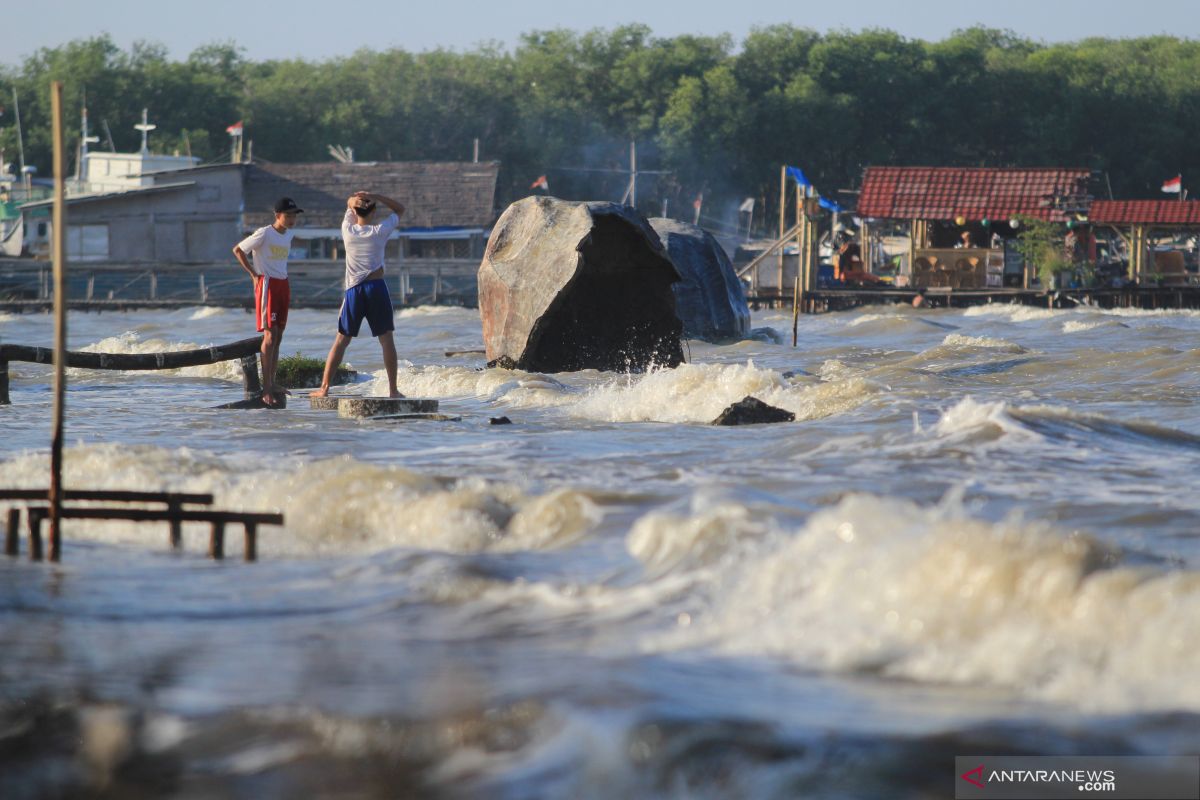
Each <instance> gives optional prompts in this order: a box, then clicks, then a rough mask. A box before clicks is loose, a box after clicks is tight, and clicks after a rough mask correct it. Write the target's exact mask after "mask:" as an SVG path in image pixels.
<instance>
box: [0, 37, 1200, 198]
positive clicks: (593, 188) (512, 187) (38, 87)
mask: <svg viewBox="0 0 1200 800" xmlns="http://www.w3.org/2000/svg"><path fill="white" fill-rule="evenodd" d="M52 78H57V79H62V80H64V81H66V102H67V107H68V108H71V109H77V108H79V105H80V100H81V93H82V92H83V90H84V89H85V88H86V92H87V99H88V106H89V110H90V117H91V120H92V122H93V125H94V130H95V131H98V132H99V133H100V135H101V136H102V137H103V136H104V130H103V127H102V125H101V124H102V122H103V121H107V123H108V125H109V127H110V129H111V132H112V137H113V139H114V140H115V144H116V147H117V149H119V150H132V149H135V148H136V146H137V142H138V134H137V132H136V131H134V130H133V128H132V125H133V124H134V122H136V121H137V117H138V115H139V114H140V112H141V109H142V107H143V106H147V107H149V108H150V114H151V118H152V121H154V122H156V123H158V126H159V128H158V131H156V132H155V133H154V134H153V136H152V142H153V144H154V145H155V149H156V150H160V151H165V152H170V151H173V150H176V149H179V150H184V149H185V147H187V146H190V148H191V152H192V153H193V154H195V155H198V156H201V157H203V158H220V157H221V156H222V155H223V154H224V153H225V152H227V149H228V137H227V136H226V134H225V132H224V129H225V126H226V125H228V124H230V123H232V122H235V121H237V120H239V119H244V120H245V123H246V136H247V138H248V139H251V140H253V141H254V155H255V156H256V157H259V158H265V159H269V160H271V161H311V160H325V159H327V158H328V157H329V156H328V153H327V149H326V148H327V147H328V145H330V144H340V145H344V146H351V147H353V148H354V152H355V156H356V158H357V160H360V161H369V160H387V159H394V160H410V159H424V160H467V159H469V158H470V157H471V150H472V140H473V139H474V138H475V137H478V138H479V139H480V142H481V157H482V158H484V159H487V160H492V159H495V160H499V161H500V162H501V164H502V171H501V185H500V190H499V196H498V198H497V201H498V203H500V204H501V205H503V204H504V203H507V202H508V201H510V200H512V199H514V198H516V197H521V196H523V195H525V194H528V193H529V191H528V188H527V187H528V186H529V184H530V182H531V181H532V180H533V179H534V178H536V177H537V176H538V175H541V174H546V175H548V176H549V180H550V186H551V189H552V193H553V194H556V195H558V196H561V197H573V198H588V199H617V198H619V197H620V196H621V195H622V192H623V190H624V186H625V182H626V180H627V178H626V176H624V175H621V174H619V173H616V172H611V173H607V172H600V171H592V172H584V171H578V170H576V171H571V170H568V169H565V168H567V167H589V168H593V169H605V168H608V169H612V168H623V167H624V166H625V165H626V164H627V163H628V147H629V141H630V139H636V141H637V142H638V148H639V150H638V155H639V159H638V160H639V167H641V168H642V169H650V170H655V169H657V170H669V171H670V172H671V174H670V175H667V176H660V177H651V176H646V177H645V178H643V179H642V180H641V181H639V206H640V207H641V208H642V209H643V211H646V212H648V213H652V214H653V213H658V212H659V210H660V208H661V203H662V200H663V199H666V200H668V201H669V203H670V210H671V211H672V212H680V213H684V212H686V213H687V214H690V212H691V200H692V199H693V198H694V197H695V196H696V194H697V193H699V192H701V191H703V192H704V193H705V197H706V200H705V214H706V215H711V216H725V217H729V216H731V210H732V209H733V208H734V207H735V206H736V204H737V203H738V202H740V201H741V199H742V198H744V197H746V196H748V195H749V196H754V197H758V198H761V204H760V205H759V215H758V216H759V218H760V219H761V218H763V215H762V211H763V210H766V211H767V212H768V214H767V218H770V215H772V214H774V213H776V211H775V210H774V208H773V205H772V201H773V199H774V198H775V197H776V196H777V192H778V189H777V187H778V175H779V166H780V165H781V164H784V163H787V164H793V165H796V166H799V167H801V168H802V169H804V171H805V172H806V173H807V174H808V176H809V177H810V178H811V179H813V180H814V182H815V183H816V185H817V186H818V188H819V189H820V190H822V191H823V193H825V194H826V195H830V196H834V197H837V195H836V191H837V190H838V189H844V188H852V187H855V186H857V184H858V181H859V179H860V175H861V170H862V168H863V166H865V165H868V164H877V165H883V164H908V165H917V164H948V165H963V166H1003V165H1023V166H1042V165H1060V166H1083V167H1092V168H1096V169H1101V170H1105V171H1106V172H1107V173H1108V174H1109V176H1110V178H1111V181H1112V188H1113V191H1114V192H1115V193H1116V195H1117V196H1141V197H1154V196H1161V195H1159V193H1158V186H1159V183H1160V182H1161V181H1162V180H1163V179H1165V178H1167V177H1170V176H1173V175H1175V174H1176V173H1178V172H1182V173H1183V174H1184V176H1185V185H1186V183H1187V176H1188V175H1193V174H1200V137H1197V136H1195V135H1190V134H1194V132H1196V131H1197V130H1200V102H1198V101H1200V42H1197V41H1192V40H1187V39H1178V38H1174V37H1168V36H1159V37H1152V38H1142V39H1123V40H1111V39H1088V40H1084V41H1080V42H1074V43H1068V44H1054V45H1047V44H1044V43H1038V42H1032V41H1029V40H1026V39H1021V38H1018V37H1017V36H1015V35H1012V34H1010V33H1006V32H1002V31H996V30H989V29H982V28H975V29H970V30H966V31H961V32H959V33H957V34H955V35H954V36H952V37H950V38H948V39H946V40H943V41H940V42H925V41H920V40H912V39H906V38H904V37H901V36H899V35H897V34H895V33H891V32H888V31H882V30H866V31H863V32H860V33H850V32H832V33H828V34H818V33H816V32H814V31H811V30H806V29H802V28H795V27H791V26H786V25H782V26H774V27H769V28H763V29H759V30H756V31H754V32H753V33H751V34H750V35H749V36H748V37H747V38H746V39H745V41H743V42H742V43H741V44H740V47H737V46H735V43H734V42H733V41H732V39H730V38H729V37H727V36H715V37H705V36H678V37H675V38H669V39H668V38H657V37H654V36H653V35H652V34H651V32H650V30H649V29H647V28H645V27H643V26H638V25H630V26H625V27H621V28H616V29H614V30H594V31H589V32H586V33H582V34H579V33H573V32H570V31H565V30H551V31H539V32H534V33H530V34H527V35H525V36H523V37H522V39H521V41H520V43H519V44H518V46H517V47H516V48H514V49H513V50H512V51H511V52H510V51H506V50H503V49H500V48H496V47H480V48H477V49H475V50H471V51H468V52H457V51H445V50H434V51H428V52H422V53H409V52H405V51H402V50H389V51H385V52H374V51H366V50H363V51H359V52H357V53H354V54H353V55H350V56H348V57H345V58H337V59H332V60H328V61H321V62H312V61H303V60H288V61H267V62H258V63H255V62H250V61H247V60H246V59H245V58H244V57H243V56H242V54H241V51H240V50H239V49H238V48H237V47H236V46H234V45H231V44H215V45H211V46H207V47H204V48H201V49H199V50H197V51H196V52H194V53H192V54H191V55H190V56H189V57H188V58H187V59H186V60H184V61H172V60H170V59H168V58H167V57H166V54H165V51H164V50H163V49H162V48H161V47H158V46H156V45H147V44H139V45H136V46H134V47H133V48H132V49H131V50H130V51H129V52H125V51H122V50H121V49H120V48H118V47H117V46H115V45H114V43H113V42H112V40H111V39H110V38H108V37H107V36H100V37H97V38H94V39H88V40H81V41H74V42H71V43H69V44H66V45H63V46H62V47H57V48H52V49H43V50H40V51H38V52H37V53H35V54H34V55H33V56H31V57H30V58H28V59H26V60H25V61H24V62H23V63H22V64H20V65H19V66H16V67H13V68H8V69H4V70H0V103H3V105H5V106H8V107H9V108H8V110H6V113H5V115H4V116H3V118H0V147H4V148H5V150H6V154H5V158H6V160H9V161H13V160H15V158H16V139H15V130H14V128H13V125H12V122H13V116H12V112H11V97H12V87H13V86H14V85H15V86H16V88H17V90H18V92H19V93H20V98H21V112H22V118H23V120H22V121H23V123H24V127H25V131H26V159H27V161H28V162H29V163H33V164H35V165H37V166H38V168H39V170H40V174H42V175H45V174H47V173H48V171H49V168H50V141H49V138H50V137H49V132H48V129H49V124H48V116H49V90H48V86H49V81H50V80H51V79H52ZM72 123H74V120H72ZM72 127H73V128H74V125H72ZM185 133H186V138H185ZM102 146H103V145H102ZM764 205H765V209H764Z"/></svg>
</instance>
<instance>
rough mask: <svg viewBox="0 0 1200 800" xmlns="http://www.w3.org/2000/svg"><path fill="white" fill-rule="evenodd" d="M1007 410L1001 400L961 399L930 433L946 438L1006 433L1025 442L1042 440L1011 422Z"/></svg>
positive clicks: (995, 435) (994, 436) (1005, 404)
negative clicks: (1025, 440)
mask: <svg viewBox="0 0 1200 800" xmlns="http://www.w3.org/2000/svg"><path fill="white" fill-rule="evenodd" d="M1008 411H1009V406H1008V404H1007V403H1005V402H1003V401H992V402H979V401H977V400H975V399H974V398H973V397H970V396H968V397H964V398H962V399H961V400H959V401H958V402H957V403H955V404H954V405H953V406H951V407H950V408H948V409H946V410H945V411H943V412H942V415H941V417H940V418H939V419H938V421H937V424H936V425H935V426H934V427H933V433H934V435H935V436H938V437H944V438H947V439H967V438H976V437H979V436H984V437H986V438H996V437H999V436H1001V435H1005V434H1008V435H1012V436H1017V437H1021V438H1024V439H1027V440H1040V439H1041V438H1042V437H1041V436H1039V435H1038V434H1037V433H1035V432H1033V431H1031V430H1029V429H1028V428H1026V427H1025V426H1024V425H1022V424H1021V423H1020V422H1018V421H1017V420H1015V419H1013V418H1012V417H1011V416H1010V415H1009V413H1008Z"/></svg>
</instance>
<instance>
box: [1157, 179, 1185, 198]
mask: <svg viewBox="0 0 1200 800" xmlns="http://www.w3.org/2000/svg"><path fill="white" fill-rule="evenodd" d="M1182 189H1183V176H1182V175H1176V176H1175V177H1174V178H1171V179H1170V180H1166V181H1163V185H1162V190H1163V191H1164V192H1166V193H1167V194H1179V192H1180V191H1181V190H1182Z"/></svg>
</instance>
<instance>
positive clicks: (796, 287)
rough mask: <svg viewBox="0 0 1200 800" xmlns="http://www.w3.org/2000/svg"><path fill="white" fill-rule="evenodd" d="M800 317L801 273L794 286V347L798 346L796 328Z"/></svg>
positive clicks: (797, 276)
mask: <svg viewBox="0 0 1200 800" xmlns="http://www.w3.org/2000/svg"><path fill="white" fill-rule="evenodd" d="M799 317H800V273H799V271H797V273H796V281H795V283H793V284H792V347H795V346H796V326H797V323H798V321H799Z"/></svg>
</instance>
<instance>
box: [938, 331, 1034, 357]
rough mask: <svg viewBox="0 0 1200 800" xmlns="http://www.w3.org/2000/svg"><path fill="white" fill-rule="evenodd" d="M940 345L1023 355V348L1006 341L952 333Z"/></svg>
mask: <svg viewBox="0 0 1200 800" xmlns="http://www.w3.org/2000/svg"><path fill="white" fill-rule="evenodd" d="M942 344H944V345H946V346H948V347H984V348H992V349H997V350H1005V351H1007V352H1010V353H1024V352H1025V348H1024V347H1021V346H1020V345H1019V344H1014V343H1013V342H1010V341H1007V340H1005V339H996V338H993V337H991V336H964V335H963V334H961V333H952V334H950V335H948V336H947V337H946V338H945V339H943V340H942Z"/></svg>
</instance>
